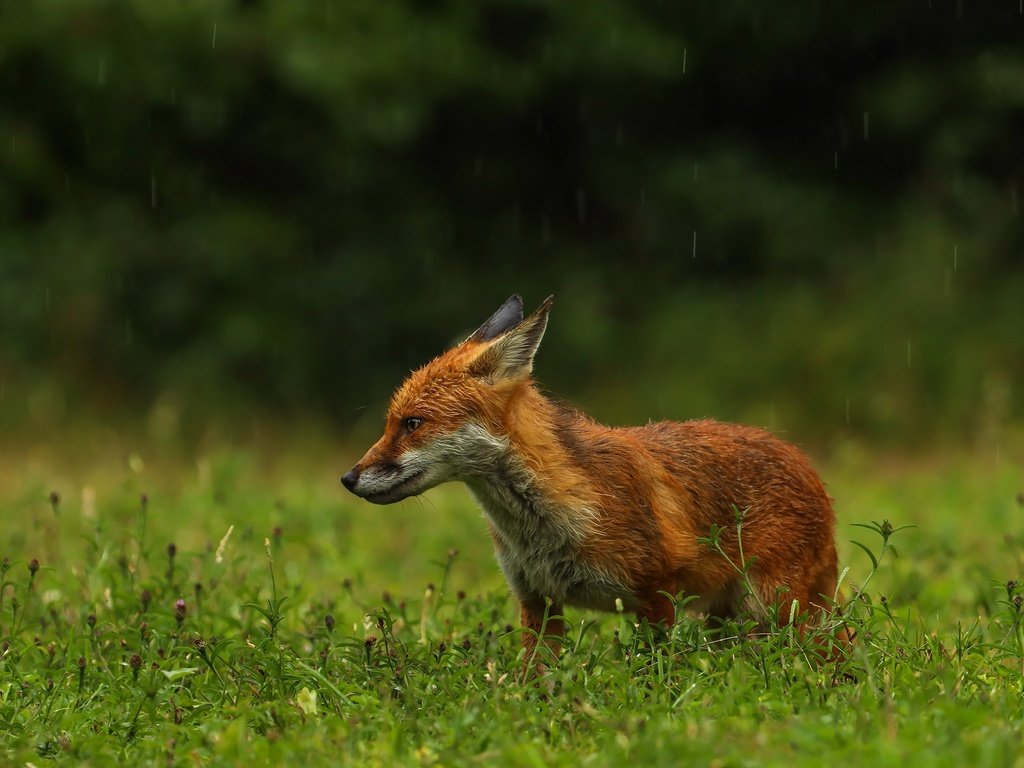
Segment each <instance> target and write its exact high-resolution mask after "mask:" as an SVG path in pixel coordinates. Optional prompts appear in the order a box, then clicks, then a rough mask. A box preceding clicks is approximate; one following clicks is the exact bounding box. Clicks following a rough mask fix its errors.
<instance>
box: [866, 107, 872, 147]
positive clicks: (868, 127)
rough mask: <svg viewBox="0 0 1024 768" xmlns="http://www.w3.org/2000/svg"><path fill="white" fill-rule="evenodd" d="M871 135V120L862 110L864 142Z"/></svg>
mask: <svg viewBox="0 0 1024 768" xmlns="http://www.w3.org/2000/svg"><path fill="white" fill-rule="evenodd" d="M870 133H871V118H870V117H868V111H867V110H866V109H865V110H864V141H867V140H868V135H869V134H870Z"/></svg>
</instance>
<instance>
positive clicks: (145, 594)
mask: <svg viewBox="0 0 1024 768" xmlns="http://www.w3.org/2000/svg"><path fill="white" fill-rule="evenodd" d="M152 599H153V595H152V594H151V593H150V591H149V590H148V589H144V590H142V592H141V593H140V594H139V602H140V603H142V610H143V611H147V610H149V602H150V600H152Z"/></svg>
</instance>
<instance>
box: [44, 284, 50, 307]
mask: <svg viewBox="0 0 1024 768" xmlns="http://www.w3.org/2000/svg"><path fill="white" fill-rule="evenodd" d="M45 304H46V311H47V312H49V311H50V289H49V288H47V289H46V302H45Z"/></svg>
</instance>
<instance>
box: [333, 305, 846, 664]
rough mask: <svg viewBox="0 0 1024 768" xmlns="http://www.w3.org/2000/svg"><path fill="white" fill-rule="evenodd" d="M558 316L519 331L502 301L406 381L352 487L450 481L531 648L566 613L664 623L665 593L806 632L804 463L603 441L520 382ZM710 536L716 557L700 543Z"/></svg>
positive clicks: (822, 551)
mask: <svg viewBox="0 0 1024 768" xmlns="http://www.w3.org/2000/svg"><path fill="white" fill-rule="evenodd" d="M551 304H552V297H549V298H548V299H547V300H546V301H544V303H543V304H541V305H540V308H539V309H537V311H536V312H534V313H533V314H532V315H530V316H529V317H527V318H526V319H524V318H523V303H522V300H521V299H520V298H519V296H512V297H510V298H509V299H508V301H506V302H505V303H504V304H503V305H502V306H501V307H500V308H499V309H498V311H497V312H495V313H494V315H492V316H491V317H490V318H489V319H488V320H487V322H485V323H484V324H483V325H481V326H480V327H479V328H478V329H477V330H476V331H475V332H474V333H473V334H472V335H470V336H469V338H467V339H466V340H465V341H463V342H462V343H461V344H459V345H457V346H455V347H454V348H452V349H450V350H448V351H447V352H445V353H444V354H442V355H441V356H439V357H437V358H436V359H434V360H432V361H431V362H429V363H427V364H426V365H425V366H423V367H422V368H420V369H419V370H418V371H415V372H414V373H412V374H411V375H410V376H409V378H408V379H407V380H406V381H405V383H404V384H402V386H401V387H400V388H399V389H398V391H397V392H396V393H395V395H394V396H393V398H392V400H391V404H390V406H389V408H388V411H387V424H386V426H385V429H384V435H383V436H382V437H381V438H380V439H379V440H378V441H377V442H376V443H375V444H374V445H373V446H372V447H371V448H370V449H369V450H368V451H367V452H366V455H365V456H363V458H362V459H360V460H359V462H358V463H357V464H356V465H355V466H354V467H353V468H352V469H351V470H350V471H349V472H348V473H347V474H346V475H345V476H344V477H343V478H342V479H341V481H342V483H343V484H344V485H345V487H346V488H348V490H350V491H351V492H352V493H354V494H356V495H357V496H360V497H362V498H364V499H366V500H367V501H371V502H373V503H375V504H391V503H393V502H396V501H400V500H401V499H405V498H407V497H409V496H414V495H416V494H420V493H423V492H424V491H426V490H428V489H429V488H433V487H434V486H436V485H438V484H440V483H444V482H447V481H449V480H459V481H462V482H464V483H465V484H466V485H467V486H469V489H470V491H471V492H472V494H473V496H475V497H476V499H477V501H478V502H479V504H480V506H481V507H482V508H483V511H484V513H485V514H486V516H487V519H488V521H489V523H490V530H491V537H492V539H493V542H494V549H495V553H496V555H497V559H498V563H499V564H500V566H501V569H502V571H503V572H504V574H505V577H506V579H507V581H508V584H509V586H510V588H511V590H512V592H513V593H514V594H515V596H516V597H517V598H518V600H519V603H520V605H521V610H522V623H523V626H524V628H526V629H527V630H529V631H527V632H524V634H523V638H524V644H525V645H526V647H527V648H528V649H532V648H533V647H534V645H535V644H536V641H537V637H538V635H539V634H540V633H541V631H542V628H543V631H544V632H545V633H546V634H549V635H562V634H563V633H564V626H563V622H562V618H561V615H562V608H563V606H566V605H570V606H578V607H582V608H590V609H596V610H603V611H612V610H617V609H618V610H628V611H631V612H635V613H636V615H637V617H638V618H640V619H647V620H648V621H649V622H651V623H652V624H654V623H658V622H663V623H664V624H666V625H668V624H671V623H672V622H673V621H674V619H675V616H674V608H673V602H672V600H671V599H670V598H669V597H668V596H667V595H677V594H679V593H680V592H683V593H685V594H686V595H696V596H699V597H698V598H697V599H696V601H695V602H694V603H691V606H692V607H693V608H695V609H696V610H698V611H702V612H704V613H705V614H707V615H708V616H713V617H720V618H728V617H732V616H735V615H736V614H737V613H739V612H740V611H752V612H754V614H755V615H756V614H757V613H758V612H761V614H762V615H761V616H760V617H759V618H764V616H763V612H764V610H765V608H766V607H768V606H773V605H774V606H778V607H780V608H781V610H780V611H779V617H780V620H781V621H783V622H785V621H788V620H789V617H790V616H793V615H797V616H799V615H809V616H810V620H817V619H818V618H819V615H820V614H821V613H822V612H823V611H825V610H827V609H829V608H830V607H831V606H832V604H833V601H834V600H835V599H836V598H837V595H836V589H837V585H836V549H835V541H834V529H835V514H834V512H833V510H832V503H831V500H830V498H829V496H828V495H827V494H826V493H825V489H824V488H823V487H822V483H821V480H820V479H819V478H818V475H817V473H816V472H815V471H814V469H813V468H812V467H811V465H810V462H809V460H808V459H807V457H806V456H805V455H804V454H803V453H802V452H801V451H800V450H799V449H798V448H796V447H795V446H793V445H791V444H789V443H787V442H784V441H782V440H780V439H778V438H776V437H774V436H773V435H771V434H769V433H768V432H765V431H763V430H761V429H756V428H753V427H746V426H739V425H736V424H725V423H721V422H717V421H712V420H708V419H705V420H700V421H686V422H674V421H663V422H658V423H651V424H647V425H646V426H642V427H624V428H611V427H606V426H603V425H601V424H598V423H597V422H595V421H593V420H591V419H590V418H588V417H587V416H585V415H584V414H582V413H579V412H577V411H575V410H572V409H571V408H569V407H567V406H565V405H562V404H560V403H557V402H554V401H552V400H550V399H548V398H547V397H545V396H544V394H542V393H541V392H540V391H539V390H538V388H537V387H536V386H535V384H534V381H533V379H532V375H531V374H532V370H533V359H534V355H535V354H536V352H537V349H538V347H539V346H540V342H541V339H542V337H543V336H544V331H545V329H546V327H547V322H548V314H549V312H550V310H551ZM738 512H741V513H743V515H744V516H743V522H742V527H741V529H740V535H739V536H737V533H736V515H737V513H738ZM713 527H718V529H719V530H720V531H722V533H721V535H720V538H719V540H718V543H719V545H720V546H721V550H722V551H721V552H720V551H717V550H715V549H712V548H711V547H709V546H708V545H707V541H706V539H705V541H704V542H701V541H700V539H701V538H704V537H708V536H709V534H710V532H711V531H712V529H713ZM723 553H724V556H723ZM727 558H728V559H727ZM740 563H746V564H747V565H748V566H749V568H748V569H747V574H746V578H747V579H749V584H750V585H751V586H752V588H753V594H751V591H750V590H749V589H746V588H745V581H744V575H743V574H742V573H741V572H740V568H739V567H738V566H739V564H740ZM548 601H550V606H548ZM793 601H796V606H795V608H794V606H793ZM546 609H548V613H547V614H546V613H545V611H546ZM794 611H795V612H794Z"/></svg>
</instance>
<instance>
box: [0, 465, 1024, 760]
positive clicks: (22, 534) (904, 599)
mask: <svg viewBox="0 0 1024 768" xmlns="http://www.w3.org/2000/svg"><path fill="white" fill-rule="evenodd" d="M319 447H321V448H322V447H323V446H319ZM315 448H316V446H314V447H313V448H307V449H304V450H303V451H301V452H296V451H288V450H286V449H284V448H282V447H281V446H280V445H278V446H276V447H275V449H274V450H275V451H276V455H275V457H274V460H273V461H267V460H266V458H265V457H261V456H260V455H257V454H255V453H252V452H246V451H242V450H220V451H213V452H207V453H205V454H204V455H202V456H201V457H200V458H199V460H198V462H196V461H195V460H185V459H182V458H177V459H167V460H166V461H161V460H160V459H159V456H160V452H159V451H157V450H156V449H150V450H152V453H153V455H152V456H151V455H143V456H139V455H136V454H133V453H132V452H131V451H130V450H125V449H124V448H123V447H122V448H120V449H119V453H118V457H117V458H111V455H112V454H111V452H110V451H109V450H108V449H107V448H104V447H102V446H100V447H97V448H95V449H92V450H89V451H86V452H84V454H83V455H81V456H79V457H77V458H76V460H74V461H72V462H71V463H66V462H63V461H59V460H57V459H54V458H53V457H52V456H51V455H47V454H45V453H40V452H35V453H32V452H29V453H28V454H27V456H26V454H23V453H19V454H18V456H17V458H15V457H14V456H7V457H4V460H3V464H4V466H5V468H6V470H7V471H6V473H5V475H3V476H0V509H2V511H3V512H2V514H3V519H4V521H5V522H4V525H3V528H2V530H0V556H6V557H7V558H8V559H7V560H5V561H4V564H3V566H2V573H3V576H2V579H0V580H2V582H3V589H2V591H0V598H2V603H0V763H10V764H19V765H24V764H26V763H30V762H31V763H33V764H34V765H36V766H41V765H46V764H49V763H51V762H62V763H68V764H91V765H105V764H111V763H120V764H141V763H161V764H171V765H175V764H187V765H195V764H206V763H209V764H232V765H237V764H244V763H269V762H274V763H285V764H301V761H307V762H309V763H312V764H321V763H326V762H327V761H331V762H336V763H338V762H340V763H355V764H368V765H433V764H438V765H453V764H474V763H476V764H486V765H490V764H508V765H522V766H534V765H571V766H576V765H626V764H629V763H634V764H637V765H680V764H688V763H691V762H692V763H695V764H702V765H703V764H715V765H771V764H794V763H795V764H806V765H822V764H829V763H831V762H832V761H839V760H841V761H845V764H847V765H873V766H874V765H901V766H902V765H904V764H906V763H907V762H908V761H912V762H913V764H914V765H930V764H934V765H956V766H961V765H986V766H988V765H1014V766H1021V765H1024V758H1021V757H1020V752H1021V750H1020V744H1021V743H1022V740H1024V733H1022V731H1024V684H1022V678H1024V652H1022V643H1024V635H1022V625H1021V609H1020V607H1019V605H1018V603H1019V602H1020V596H1021V595H1022V594H1024V589H1022V588H1021V587H1016V588H1015V589H1014V588H1012V585H1011V589H1009V590H1008V588H1007V581H1009V580H1011V579H1016V580H1022V581H1024V579H1021V576H1022V564H1024V563H1022V558H1024V535H1022V534H1024V529H1022V525H1021V520H1022V519H1024V510H1022V509H1021V507H1020V505H1019V502H1018V501H1017V499H1016V496H1017V494H1018V493H1019V492H1020V491H1021V490H1022V488H1021V476H1020V472H1019V470H1017V469H1015V468H1014V467H1013V466H1012V465H1011V464H1010V463H1009V460H1008V458H1007V456H1008V454H1007V453H1006V452H1004V458H1003V460H1002V461H1001V462H999V463H998V464H996V463H995V462H993V461H991V460H986V461H982V460H978V459H975V460H973V461H972V460H966V459H964V457H959V460H957V461H954V460H953V459H949V460H946V461H933V462H931V463H929V464H927V465H920V466H894V462H893V461H891V460H881V459H871V460H868V459H866V458H864V456H863V455H860V454H854V453H850V452H847V453H846V454H844V458H837V459H836V460H834V461H833V462H832V463H831V464H830V465H828V466H825V467H823V469H824V472H823V474H824V475H825V476H826V479H827V480H828V481H829V487H830V491H831V493H832V494H833V495H834V496H835V497H836V499H837V507H838V509H839V515H840V534H839V541H840V550H841V558H842V560H843V566H842V567H844V568H845V567H847V566H848V567H849V572H848V574H847V576H846V580H845V589H846V591H847V593H848V594H851V593H854V592H857V591H858V590H859V587H860V586H861V585H864V584H865V582H867V588H866V590H865V592H864V595H863V598H862V599H861V600H858V601H857V602H856V604H855V605H854V606H852V607H851V608H850V609H849V620H850V622H851V623H853V624H855V625H856V626H857V627H858V630H859V632H860V635H861V638H860V640H859V641H858V643H857V644H856V646H855V649H854V651H853V653H852V655H851V657H850V658H849V659H848V660H847V661H845V662H842V663H840V664H838V665H835V664H822V663H820V662H818V661H816V657H815V656H814V654H813V652H811V651H809V649H808V648H807V647H806V644H802V643H801V642H800V641H798V640H796V639H794V638H793V637H791V636H789V635H788V634H786V633H782V634H780V635H776V636H774V637H772V638H768V639H757V638H747V639H743V640H732V641H730V640H726V639H724V638H722V637H721V636H719V635H716V634H715V633H714V632H711V631H709V630H708V629H706V628H705V627H704V626H703V625H702V624H701V623H699V622H696V621H692V620H689V619H686V618H684V619H681V620H680V621H679V622H678V624H677V625H676V626H675V627H674V628H673V629H672V631H671V633H670V634H669V635H668V637H662V638H652V637H651V634H650V631H649V629H648V628H647V627H636V626H634V624H633V622H632V621H631V620H630V618H629V617H628V616H614V615H611V616H598V615H591V614H585V613H582V612H578V611H572V610H571V609H570V610H569V611H568V618H569V619H570V625H571V628H570V637H569V640H568V642H567V649H566V652H565V653H564V654H563V655H562V657H561V658H560V659H554V658H550V657H548V658H546V659H545V660H546V662H547V664H548V666H549V668H550V670H549V674H548V675H547V677H546V678H545V679H544V680H543V681H541V682H539V683H538V682H537V681H535V680H526V681H523V679H522V669H523V659H522V658H521V655H520V654H521V652H520V645H519V633H518V631H515V630H513V629H512V625H513V624H514V623H515V622H516V613H517V611H516V607H515V605H514V603H513V601H512V600H511V599H510V598H509V597H508V595H507V590H506V588H505V586H504V584H503V582H502V579H501V577H500V575H499V573H498V569H497V567H496V565H495V564H494V560H493V555H492V554H491V552H490V544H489V540H488V537H487V534H486V526H485V524H484V522H483V520H481V519H480V515H479V512H478V511H477V510H476V509H475V508H474V506H473V504H472V502H471V500H470V499H469V497H468V494H467V493H466V492H465V491H464V489H461V488H459V487H457V486H453V487H450V488H448V487H446V488H441V489H438V490H436V491H433V492H431V493H430V494H428V496H427V497H426V498H425V499H422V500H410V501H407V502H404V503H402V504H399V505H396V506H394V507H386V508H382V507H374V506H371V505H369V504H366V503H362V502H358V501H356V500H354V499H352V498H351V497H348V496H347V495H345V493H344V491H343V490H342V489H341V488H340V487H339V486H338V485H337V476H338V475H339V474H340V471H341V469H342V468H344V467H345V466H347V463H348V461H347V460H343V459H342V458H341V457H334V456H331V455H330V453H329V452H327V451H317V450H315ZM143 453H147V452H146V451H144V452H143ZM313 457H319V458H313ZM12 467H16V468H17V472H11V471H10V470H11V468H12ZM51 490H53V491H56V492H57V493H58V494H59V499H56V498H54V499H51V498H50V492H51ZM142 494H146V495H147V500H146V501H145V502H143V501H142V499H141V497H142ZM883 519H888V520H890V521H892V523H893V524H894V525H903V524H913V525H915V526H916V527H915V528H912V529H908V530H903V531H899V532H898V533H897V534H895V535H894V536H893V538H892V540H891V543H892V544H893V545H894V546H895V547H896V549H897V550H898V553H899V557H898V558H897V557H895V556H894V553H892V552H886V553H885V555H884V556H883V557H882V558H881V561H880V564H879V568H878V570H877V572H874V573H873V567H872V564H871V562H870V558H869V556H868V555H867V554H866V553H865V552H863V551H862V550H861V549H860V548H858V547H857V546H855V545H853V544H851V543H850V540H851V539H855V540H857V541H859V542H861V543H863V544H865V545H866V546H867V547H868V548H869V549H870V550H871V552H872V555H873V556H875V557H877V556H878V555H879V554H880V553H881V551H882V546H881V543H882V540H881V538H880V537H879V536H878V535H877V534H876V533H874V532H872V531H870V530H865V529H863V528H857V527H854V526H853V524H854V523H867V522H870V521H872V520H874V521H879V522H881V521H882V520H883ZM229 529H230V531H231V532H230V535H228V533H227V532H228V531H229ZM172 543H173V544H174V545H175V550H176V551H175V554H174V555H173V556H171V555H170V553H169V545H171V544H172ZM455 550H457V552H456V551H455ZM33 559H37V560H38V563H39V568H38V570H36V571H34V572H33V566H32V565H31V564H32V562H33ZM179 600H181V601H183V603H179V602H178V601H179ZM181 606H183V607H181ZM328 617H330V618H328Z"/></svg>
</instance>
